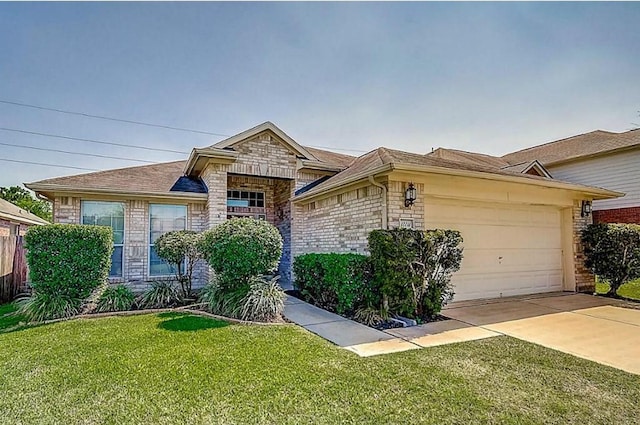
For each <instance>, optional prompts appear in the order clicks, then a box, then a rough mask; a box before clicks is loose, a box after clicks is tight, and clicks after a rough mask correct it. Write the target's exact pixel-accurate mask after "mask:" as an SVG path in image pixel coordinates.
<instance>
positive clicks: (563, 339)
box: [442, 294, 640, 374]
mask: <svg viewBox="0 0 640 425" xmlns="http://www.w3.org/2000/svg"><path fill="white" fill-rule="evenodd" d="M442 314H443V315H444V316H447V317H450V318H452V319H455V320H458V321H460V322H463V323H466V324H469V325H472V326H477V327H480V328H483V329H486V330H488V331H492V332H497V333H499V334H503V335H508V336H511V337H514V338H518V339H522V340H525V341H529V342H533V343H535V344H539V345H543V346H545V347H548V348H552V349H554V350H558V351H562V352H565V353H569V354H573V355H575V356H577V357H582V358H584V359H588V360H592V361H595V362H598V363H601V364H604V365H608V366H612V367H615V368H618V369H622V370H625V371H627V372H631V373H635V374H640V305H639V304H634V303H625V302H622V301H617V300H611V299H607V298H602V297H595V296H592V295H585V294H549V295H543V296H542V295H541V296H534V297H526V298H516V299H510V300H486V301H471V302H458V303H452V304H451V305H450V306H449V307H447V308H446V309H445V310H444V311H443V312H442Z"/></svg>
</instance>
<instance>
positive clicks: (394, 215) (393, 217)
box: [387, 181, 424, 230]
mask: <svg viewBox="0 0 640 425" xmlns="http://www.w3.org/2000/svg"><path fill="white" fill-rule="evenodd" d="M408 186H409V182H399V181H390V182H388V184H387V190H388V195H387V196H388V201H387V204H388V207H387V208H388V210H389V218H388V220H389V228H390V229H393V228H395V227H400V221H401V220H403V221H404V220H406V221H409V222H411V223H413V228H414V229H418V230H422V229H424V195H423V194H424V184H415V187H416V189H417V191H418V199H416V201H415V203H414V204H413V205H412V206H410V207H405V206H404V191H405V190H406V189H407V187H408Z"/></svg>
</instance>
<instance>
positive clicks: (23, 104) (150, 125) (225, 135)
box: [0, 99, 368, 153]
mask: <svg viewBox="0 0 640 425" xmlns="http://www.w3.org/2000/svg"><path fill="white" fill-rule="evenodd" d="M0 103H4V104H5V105H13V106H20V107H24V108H32V109H40V110H43V111H51V112H58V113H61V114H69V115H77V116H81V117H88V118H96V119H102V120H108V121H116V122H124V123H128V124H136V125H144V126H147V127H157V128H164V129H167V130H175V131H185V132H189V133H198V134H207V135H210V136H219V137H230V135H228V134H222V133H215V132H212V131H205V130H195V129H192V128H186V127H174V126H171V125H165V124H154V123H148V122H143V121H135V120H128V119H124V118H114V117H107V116H104V115H94V114H89V113H86V112H77V111H69V110H65V109H58V108H49V107H45V106H40V105H32V104H28V103H22V102H14V101H11V100H2V99H0ZM309 147H312V148H318V149H333V150H337V151H345V152H360V153H365V152H368V151H366V150H360V149H345V148H334V147H332V146H309ZM178 153H180V152H178Z"/></svg>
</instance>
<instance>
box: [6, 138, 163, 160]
mask: <svg viewBox="0 0 640 425" xmlns="http://www.w3.org/2000/svg"><path fill="white" fill-rule="evenodd" d="M0 145H2V146H11V147H15V148H22V149H32V150H36V151H45V152H58V153H64V154H69V155H80V156H92V157H95V158H106V159H118V160H121V161H133V162H144V163H147V164H157V163H158V162H157V161H147V160H145V159H135V158H124V157H121V156H109V155H100V154H97V153H83V152H71V151H63V150H60V149H51V148H39V147H36V146H23V145H16V144H13V143H4V142H0Z"/></svg>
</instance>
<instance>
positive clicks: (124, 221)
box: [80, 199, 127, 280]
mask: <svg viewBox="0 0 640 425" xmlns="http://www.w3.org/2000/svg"><path fill="white" fill-rule="evenodd" d="M87 202H88V203H94V204H120V205H121V206H122V243H116V242H115V240H114V241H113V247H114V251H115V248H116V247H120V248H122V253H121V254H120V256H121V259H120V264H121V267H120V269H121V271H120V275H111V269H109V279H110V280H118V279H124V276H125V268H126V264H125V261H124V246H125V243H126V238H127V231H126V229H127V206H126V203H125V202H124V201H104V200H100V199H81V200H80V224H82V225H85V226H98V224H85V223H84V212H85V204H86V203H87ZM110 227H111V229H112V231H113V226H110ZM112 256H113V254H112Z"/></svg>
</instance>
